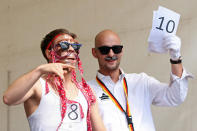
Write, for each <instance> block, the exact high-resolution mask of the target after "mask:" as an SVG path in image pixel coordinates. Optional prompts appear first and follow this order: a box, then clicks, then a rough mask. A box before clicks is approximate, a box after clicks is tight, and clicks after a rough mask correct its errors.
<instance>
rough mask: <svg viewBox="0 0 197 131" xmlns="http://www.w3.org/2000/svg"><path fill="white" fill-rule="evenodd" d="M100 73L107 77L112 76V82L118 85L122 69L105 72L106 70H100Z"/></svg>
mask: <svg viewBox="0 0 197 131" xmlns="http://www.w3.org/2000/svg"><path fill="white" fill-rule="evenodd" d="M99 72H100V73H101V74H103V75H105V76H110V77H111V79H112V81H113V82H114V83H116V82H117V81H118V80H119V75H120V69H119V68H118V69H116V70H113V71H109V70H108V71H104V70H101V69H100V70H99Z"/></svg>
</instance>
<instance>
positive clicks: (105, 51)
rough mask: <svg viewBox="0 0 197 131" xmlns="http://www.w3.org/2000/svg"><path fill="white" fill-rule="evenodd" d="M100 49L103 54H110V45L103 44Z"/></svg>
mask: <svg viewBox="0 0 197 131" xmlns="http://www.w3.org/2000/svg"><path fill="white" fill-rule="evenodd" d="M98 49H99V51H100V53H101V54H103V55H106V54H108V53H109V51H110V47H107V46H101V47H98Z"/></svg>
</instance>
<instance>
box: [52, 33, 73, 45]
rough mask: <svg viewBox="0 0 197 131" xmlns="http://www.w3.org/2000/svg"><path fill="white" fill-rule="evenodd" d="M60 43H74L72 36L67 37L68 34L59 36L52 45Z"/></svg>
mask: <svg viewBox="0 0 197 131" xmlns="http://www.w3.org/2000/svg"><path fill="white" fill-rule="evenodd" d="M60 41H74V39H73V38H72V36H70V35H68V34H62V35H60V36H58V37H57V38H56V39H55V40H54V43H58V42H60Z"/></svg>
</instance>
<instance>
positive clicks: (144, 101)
mask: <svg viewBox="0 0 197 131" xmlns="http://www.w3.org/2000/svg"><path fill="white" fill-rule="evenodd" d="M180 42H181V41H180V39H179V38H178V37H177V36H172V37H167V38H165V40H164V47H165V48H166V49H167V50H169V52H170V57H171V59H170V62H171V70H172V73H171V80H170V84H165V83H161V82H159V81H158V80H156V79H155V78H153V77H150V76H148V75H147V74H145V73H140V74H136V73H132V74H126V73H124V71H123V69H122V68H120V67H119V65H120V61H121V57H122V55H123V51H124V50H123V45H122V43H121V40H120V38H119V36H118V35H117V34H116V33H115V32H113V31H111V30H104V31H101V32H100V33H98V34H97V35H96V38H95V47H94V48H92V55H93V56H94V57H95V58H96V59H97V60H98V64H99V70H98V72H97V74H96V77H95V79H94V80H92V81H89V82H88V83H89V85H90V87H92V88H93V89H94V91H95V92H96V95H97V100H98V103H99V109H100V114H101V116H102V119H103V121H104V124H105V126H106V128H107V131H134V130H135V131H155V127H154V123H153V118H152V113H151V104H153V105H157V106H177V105H179V104H180V103H182V102H183V101H184V99H185V97H186V95H187V88H188V80H187V79H188V77H190V75H189V74H188V73H187V72H186V70H185V69H183V66H182V63H181V62H182V61H181V57H180V45H181V43H180ZM131 59H132V58H131Z"/></svg>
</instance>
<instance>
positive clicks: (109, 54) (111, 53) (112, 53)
mask: <svg viewBox="0 0 197 131" xmlns="http://www.w3.org/2000/svg"><path fill="white" fill-rule="evenodd" d="M108 56H110V57H112V56H114V52H113V50H112V49H110V50H109V53H108Z"/></svg>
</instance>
